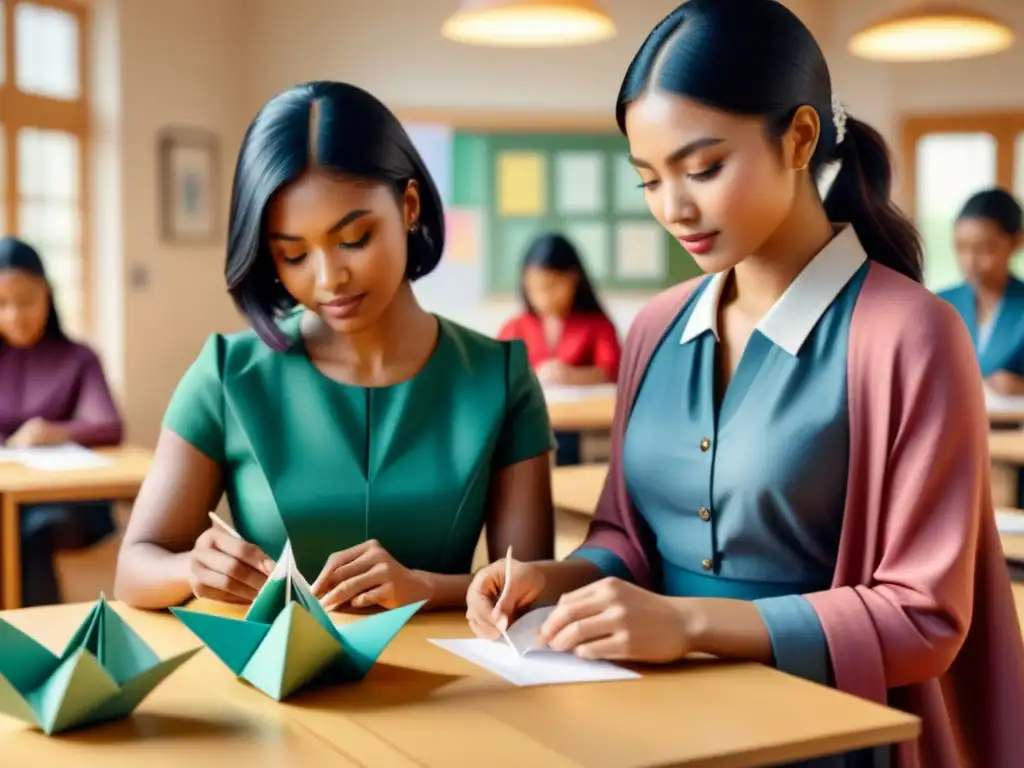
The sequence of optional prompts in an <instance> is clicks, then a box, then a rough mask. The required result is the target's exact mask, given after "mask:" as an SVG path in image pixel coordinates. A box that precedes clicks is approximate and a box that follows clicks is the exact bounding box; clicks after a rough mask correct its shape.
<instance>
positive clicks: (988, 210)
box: [939, 189, 1024, 395]
mask: <svg viewBox="0 0 1024 768" xmlns="http://www.w3.org/2000/svg"><path fill="white" fill-rule="evenodd" d="M1022 227H1024V224H1022V213H1021V207H1020V204H1019V203H1018V202H1017V201H1016V200H1015V199H1014V197H1013V195H1011V194H1010V193H1009V192H1007V191H1006V190H1003V189H988V190H985V191H983V192H978V193H977V194H975V195H972V196H971V198H970V199H969V200H968V201H967V202H966V203H965V204H964V207H963V209H962V210H961V211H960V213H959V215H958V216H957V218H956V224H955V226H954V230H953V232H954V237H955V239H956V255H957V260H958V261H959V262H960V269H961V271H962V272H963V274H964V278H965V279H966V282H964V283H962V284H961V285H958V286H956V287H954V288H950V289H948V290H945V291H942V292H941V293H940V294H939V295H940V296H941V297H942V298H944V299H945V300H946V301H948V302H949V303H950V304H952V305H953V306H954V307H955V308H956V311H957V312H959V313H960V316H961V317H962V318H963V319H964V322H965V323H966V324H967V328H968V329H969V330H970V332H971V337H972V338H973V339H974V347H975V350H976V351H977V354H978V362H979V363H980V365H981V374H982V376H984V378H985V384H986V386H987V387H988V388H989V389H991V390H992V391H993V392H994V393H996V394H999V395H1024V282H1021V281H1020V280H1018V279H1017V278H1016V277H1014V276H1013V275H1012V274H1010V259H1011V258H1012V256H1013V254H1014V252H1016V250H1017V249H1018V248H1019V247H1020V245H1021V239H1022Z"/></svg>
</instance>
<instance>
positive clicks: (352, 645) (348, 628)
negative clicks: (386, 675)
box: [171, 543, 426, 701]
mask: <svg viewBox="0 0 1024 768" xmlns="http://www.w3.org/2000/svg"><path fill="white" fill-rule="evenodd" d="M425 602H426V601H421V602H418V603H412V604H410V605H406V606H402V607H401V608H395V609H393V610H390V611H385V612H383V613H379V614H376V615H374V616H369V617H367V618H365V619H361V620H360V621H357V622H354V623H352V624H348V625H345V626H340V627H336V626H335V625H334V622H332V621H331V618H330V616H328V615H327V612H326V611H325V610H324V609H323V608H322V607H321V605H320V602H319V601H318V600H317V599H316V598H315V597H314V596H313V590H312V589H311V588H310V586H309V583H308V582H307V581H306V580H305V579H304V578H303V576H302V574H301V573H300V572H299V570H298V568H297V567H296V566H295V559H294V557H293V556H292V549H291V544H290V543H287V544H285V548H284V552H282V554H281V557H280V558H278V561H277V565H276V566H275V568H274V571H273V573H271V574H270V576H269V577H268V578H267V583H266V584H264V585H263V588H262V589H261V590H260V592H259V594H257V595H256V598H255V599H254V600H253V603H252V605H251V606H250V608H249V610H248V612H246V614H245V617H244V618H242V619H234V618H229V617H225V616H217V615H215V614H209V613H201V612H197V611H189V610H186V609H177V608H172V609H171V610H172V611H173V613H174V615H175V616H177V617H178V618H179V619H180V620H181V621H182V622H184V624H185V625H186V626H187V627H188V628H189V629H190V630H192V632H193V633H194V634H195V635H196V636H197V637H199V639H200V640H202V641H203V642H204V643H205V644H206V646H207V647H208V648H209V649H210V650H211V651H212V652H213V653H214V654H215V655H216V656H217V657H218V658H219V659H220V660H221V661H222V662H224V664H225V665H227V667H228V668H229V669H230V670H231V671H232V672H234V673H235V675H237V676H238V677H241V678H242V679H243V680H246V681H247V682H249V683H250V684H252V685H253V686H255V687H256V688H259V689H260V690H261V691H263V693H265V694H266V695H267V696H270V697H271V698H273V699H277V700H278V701H280V700H282V699H285V698H287V697H288V696H291V695H292V694H293V693H295V692H296V691H298V690H299V689H300V688H302V687H304V686H305V685H307V684H312V683H344V682H356V681H358V680H361V679H362V678H363V677H365V676H366V674H367V673H368V672H369V671H370V669H371V668H372V667H373V665H374V664H375V663H376V662H377V659H378V657H379V656H380V654H381V653H382V652H383V651H384V649H385V648H386V647H387V646H388V644H389V643H390V642H391V641H392V640H393V639H394V637H395V635H397V634H398V632H399V630H401V628H402V627H403V626H405V624H406V622H408V621H409V619H411V618H412V617H413V615H414V614H415V613H416V612H417V611H418V610H419V609H420V608H421V607H422V606H423V605H424V603H425Z"/></svg>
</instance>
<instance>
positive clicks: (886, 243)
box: [467, 0, 1024, 768]
mask: <svg viewBox="0 0 1024 768" xmlns="http://www.w3.org/2000/svg"><path fill="white" fill-rule="evenodd" d="M709 62H720V63H727V66H709ZM616 116H617V120H618V125H619V128H620V130H621V131H622V132H623V133H624V134H625V135H626V137H627V139H628V142H629V151H630V156H631V160H632V163H633V165H634V166H635V167H636V170H637V173H638V175H639V176H640V179H641V181H642V184H643V186H644V194H645V198H646V200H647V204H648V207H649V208H650V211H651V213H652V215H653V216H654V217H655V218H656V219H657V220H658V222H659V223H660V224H661V225H662V226H663V227H665V229H666V230H667V231H669V232H670V233H671V234H672V235H673V236H675V237H677V238H679V239H680V241H682V242H683V243H684V244H685V245H686V248H687V250H688V251H689V252H690V254H691V255H692V256H693V257H694V260H695V261H696V263H697V264H698V265H699V266H700V267H701V269H703V270H704V271H705V272H708V273H711V274H710V275H709V276H708V277H705V278H699V279H695V280H691V281H687V282H686V283H683V284H681V285H678V286H676V287H674V288H671V289H669V290H668V291H665V292H663V293H661V294H659V295H658V296H657V297H655V298H654V299H652V301H651V302H650V303H649V304H648V305H647V306H646V307H644V309H643V310H642V311H641V313H640V314H639V316H638V317H637V319H636V320H635V321H634V323H633V325H632V327H631V329H630V333H629V336H628V340H627V343H626V348H625V350H624V353H623V365H622V371H621V375H620V379H619V396H618V398H617V402H616V415H615V423H614V425H613V427H612V458H611V461H610V464H609V473H608V479H607V484H606V486H605V488H604V491H603V492H602V494H601V497H600V501H599V503H598V507H597V509H596V511H595V515H594V521H593V523H592V524H591V527H590V531H589V534H588V536H587V540H586V541H585V542H584V543H583V545H582V546H581V548H580V549H578V550H577V551H576V552H575V553H574V554H572V555H570V556H569V557H568V558H567V559H565V560H562V561H560V562H554V561H551V562H546V563H539V562H533V563H515V564H512V565H513V567H512V568H511V581H510V583H508V584H506V582H505V573H506V570H505V569H506V567H507V565H508V564H506V563H503V562H499V563H493V564H491V565H489V566H487V567H485V568H484V569H482V570H481V571H479V572H478V573H477V576H476V579H475V580H474V582H473V585H472V586H471V588H470V592H469V595H468V596H467V603H468V611H467V616H468V618H469V621H470V624H471V626H472V627H473V629H474V630H475V631H476V632H477V633H478V634H480V635H483V636H488V637H494V636H496V635H497V634H498V626H500V625H501V624H503V623H504V622H505V621H507V620H509V619H511V618H515V614H517V613H519V612H520V611H522V610H524V609H527V608H528V607H529V606H531V605H537V604H540V605H543V604H545V603H547V604H552V603H554V604H557V605H556V607H555V608H554V610H553V611H552V612H551V614H550V615H549V616H548V617H547V618H546V622H545V624H544V626H543V627H542V629H541V639H542V641H543V642H546V643H547V644H548V645H549V646H550V647H552V648H553V649H555V650H558V651H563V652H571V653H575V654H577V655H579V656H580V657H583V658H588V659H598V658H602V659H617V660H623V661H632V662H653V663H666V662H675V661H677V660H680V659H682V658H684V657H686V656H688V655H690V654H692V653H695V652H697V653H708V654H711V655H713V656H718V657H724V658H732V659H737V660H743V661H753V662H758V663H762V664H770V665H774V666H775V667H777V668H779V669H781V670H783V671H785V672H788V673H789V674H792V675H796V676H800V677H803V678H805V679H808V680H812V681H814V682H816V683H818V684H820V685H830V686H833V687H835V688H837V689H839V690H841V691H843V692H845V693H848V694H851V695H855V696H859V697H861V698H864V699H867V700H870V701H874V702H876V703H879V704H888V705H889V706H892V707H894V708H899V709H905V710H906V711H908V712H911V713H913V714H915V715H917V716H918V717H920V718H921V720H922V728H921V735H920V737H919V738H916V739H913V740H910V741H907V742H904V743H900V744H898V745H896V746H894V747H891V748H890V747H882V748H879V749H870V750H859V751H856V752H854V753H852V754H841V755H835V756H832V757H829V758H826V759H823V760H816V761H814V762H813V763H812V764H813V765H814V766H816V768H817V767H818V766H830V767H837V768H838V767H839V766H842V767H843V768H852V767H853V766H856V767H857V768H865V767H867V766H870V767H871V768H879V767H880V766H899V767H900V768H931V767H932V766H936V767H937V766H950V767H952V766H1007V767H1008V766H1011V765H1013V766H1016V765H1019V764H1020V763H1021V755H1022V753H1024V730H1022V729H1021V727H1020V724H1021V712H1024V646H1022V638H1021V632H1020V626H1019V623H1018V619H1017V616H1016V612H1015V610H1014V604H1013V596H1012V592H1011V586H1010V581H1009V576H1008V573H1007V567H1006V561H1005V559H1004V557H1003V553H1002V548H1001V546H1000V542H999V536H998V533H997V531H996V525H995V519H994V512H993V505H992V496H991V486H990V465H989V462H988V448H987V444H988V429H987V420H986V418H985V403H984V395H983V392H982V385H981V380H980V378H979V376H978V375H977V363H976V362H975V359H974V352H973V349H972V345H971V340H970V337H969V335H968V333H967V331H966V329H965V328H964V324H963V322H961V320H960V318H959V317H958V316H957V314H956V312H955V311H954V310H953V308H952V307H950V306H949V304H947V303H946V302H944V301H942V300H941V299H939V298H938V297H936V296H935V295H934V294H933V293H932V292H931V291H929V290H928V289H927V288H926V287H925V286H924V285H922V258H921V247H920V242H919V238H918V235H917V232H916V231H915V230H914V228H913V226H912V225H911V224H910V222H908V221H907V220H906V219H905V218H904V217H903V216H902V215H901V214H900V212H899V211H898V210H897V209H896V207H895V206H894V205H893V204H892V201H891V199H890V196H889V191H890V183H891V178H892V168H891V165H890V162H889V158H888V152H887V149H886V146H885V143H884V141H883V140H882V137H881V136H880V135H879V134H878V133H877V132H876V131H875V130H873V129H872V128H871V127H869V126H867V125H865V124H864V123H862V122H860V121H859V120H855V119H854V118H853V117H850V116H848V115H847V113H846V110H845V109H844V108H843V106H842V104H841V103H840V102H839V101H838V100H837V99H836V98H835V95H834V93H833V91H832V84H831V77H830V74H829V70H828V65H827V63H826V60H825V56H824V55H823V53H822V51H821V48H820V47H819V46H818V44H817V42H816V41H815V39H814V37H813V36H812V35H811V33H810V31H809V30H808V29H807V28H806V27H805V26H804V24H803V23H802V22H801V21H800V20H799V19H798V18H797V16H796V15H795V14H793V12H792V11H790V10H788V9H787V8H786V6H785V5H783V4H782V3H779V2H776V0H688V2H686V3H684V4H683V5H681V6H680V7H679V8H677V9H676V10H675V11H673V12H672V13H671V14H669V15H668V16H667V18H665V20H664V21H662V22H661V23H659V24H658V25H657V26H656V27H655V28H654V30H653V31H652V32H651V33H650V35H649V36H648V37H647V39H646V41H645V42H644V43H643V45H642V46H641V48H640V50H639V52H638V53H637V55H636V56H635V57H634V59H633V61H632V63H631V64H630V66H629V69H628V70H627V72H626V76H625V78H624V80H623V83H622V86H621V89H620V91H619V98H618V102H617V104H616ZM837 161H838V162H839V163H840V167H839V171H838V173H837V175H836V177H835V180H834V182H833V184H832V186H831V187H830V188H829V190H828V193H827V196H826V197H825V199H824V200H823V199H822V198H821V196H820V195H819V192H818V188H817V185H816V180H817V179H819V178H820V176H821V174H822V173H823V171H824V170H825V169H826V168H828V167H829V166H830V165H831V164H832V163H835V162H837ZM506 587H507V591H503V588H506ZM499 596H501V597H500V601H501V602H500V603H499V604H497V605H496V604H495V603H496V601H498V600H499ZM981 692H984V693H981ZM802 714H803V715H806V714H807V713H800V712H793V713H792V717H793V718H797V719H798V718H800V717H801V715H802Z"/></svg>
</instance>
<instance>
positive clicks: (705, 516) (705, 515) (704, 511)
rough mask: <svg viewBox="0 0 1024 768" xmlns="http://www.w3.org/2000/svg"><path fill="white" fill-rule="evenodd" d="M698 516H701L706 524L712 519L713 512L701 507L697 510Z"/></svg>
mask: <svg viewBox="0 0 1024 768" xmlns="http://www.w3.org/2000/svg"><path fill="white" fill-rule="evenodd" d="M697 514H698V515H700V519H701V520H703V521H704V522H705V523H706V522H707V521H708V520H710V519H711V512H709V511H708V508H707V507H701V508H700V509H698V510H697Z"/></svg>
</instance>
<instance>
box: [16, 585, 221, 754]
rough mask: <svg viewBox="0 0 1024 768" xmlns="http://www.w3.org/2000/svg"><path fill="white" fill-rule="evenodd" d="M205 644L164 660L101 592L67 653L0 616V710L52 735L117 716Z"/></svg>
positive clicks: (123, 715)
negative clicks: (57, 651) (50, 647)
mask: <svg viewBox="0 0 1024 768" xmlns="http://www.w3.org/2000/svg"><path fill="white" fill-rule="evenodd" d="M200 649H201V646H200V647H196V648H193V649H191V650H189V651H186V652H184V653H180V654H178V655H177V656H173V657H171V658H169V659H165V660H164V661H161V660H160V659H159V658H158V657H157V655H156V654H155V653H154V652H153V650H152V649H151V648H150V647H149V646H148V645H147V644H146V642H145V641H144V640H143V639H142V638H141V637H139V636H138V635H137V634H136V633H135V632H134V631H133V630H132V629H131V627H129V626H128V625H127V624H126V623H125V621H124V619H122V618H121V617H120V616H119V615H118V614H117V612H115V611H114V610H113V609H112V608H111V607H110V605H109V604H108V603H107V601H106V598H104V597H103V596H102V595H101V596H100V599H99V600H98V601H97V602H96V604H95V605H94V606H93V608H92V610H91V611H90V612H89V615H88V616H86V618H85V620H84V621H83V622H82V624H81V625H80V626H79V628H78V630H77V631H76V632H75V634H74V636H73V637H72V638H71V640H70V641H69V642H68V644H67V647H66V648H65V649H64V652H63V653H62V654H61V655H60V656H56V655H54V654H53V653H52V652H50V651H49V650H48V649H46V648H44V647H43V646H42V645H40V644H39V643H38V642H36V641H35V640H33V639H32V638H31V637H29V636H28V635H26V634H25V633H24V632H22V631H21V630H19V629H17V628H16V627H13V626H11V625H10V624H8V623H7V622H6V621H3V620H2V619H0V712H3V713H4V714H7V715H10V716H11V717H15V718H18V719H19V720H24V721H25V722H28V723H31V724H33V725H36V726H38V727H39V728H40V729H41V730H42V731H43V733H45V734H47V735H53V734H56V733H60V732H62V731H67V730H70V729H72V728H79V727H82V726H85V725H91V724H94V723H102V722H107V721H109V720H118V719H120V718H122V717H126V716H128V715H129V714H131V712H132V710H134V709H135V708H136V707H137V706H138V705H139V704H140V703H141V702H142V700H143V699H145V698H146V696H148V695H149V694H150V692H152V690H153V689H154V688H156V686H157V685H159V684H160V683H161V682H162V681H163V680H164V679H165V678H166V677H167V676H168V675H170V674H171V673H172V672H174V670H176V669H177V668H178V667H180V666H181V665H182V664H184V663H185V662H186V661H188V660H189V659H190V658H191V657H192V656H193V655H195V653H196V652H198V651H199V650H200Z"/></svg>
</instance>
